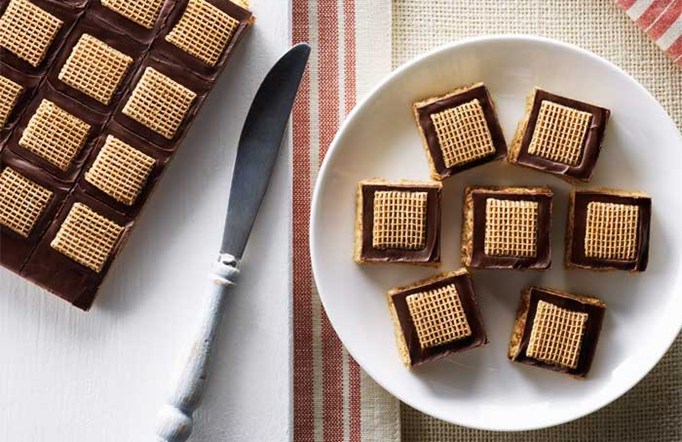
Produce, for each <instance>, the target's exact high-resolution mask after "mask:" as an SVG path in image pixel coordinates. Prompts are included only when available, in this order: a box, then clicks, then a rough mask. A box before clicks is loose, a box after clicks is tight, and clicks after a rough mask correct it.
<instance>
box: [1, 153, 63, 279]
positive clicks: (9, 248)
mask: <svg viewBox="0 0 682 442" xmlns="http://www.w3.org/2000/svg"><path fill="white" fill-rule="evenodd" d="M0 159H1V163H2V164H0V170H4V169H5V167H9V168H11V169H13V170H14V171H16V172H18V173H20V174H21V175H23V176H24V177H25V178H28V179H29V180H31V181H33V182H34V183H36V184H38V185H40V186H42V187H44V188H46V189H47V190H49V191H51V192H52V197H51V198H50V200H49V201H48V203H47V205H46V206H45V209H44V210H43V213H42V214H41V215H40V216H39V217H38V219H36V221H35V223H34V224H33V229H32V230H31V232H30V233H29V234H28V237H23V236H21V235H19V234H18V233H16V232H15V231H14V230H12V229H10V228H8V227H5V226H2V225H0V264H2V265H3V266H5V267H7V268H9V269H11V270H13V271H15V272H19V271H20V270H21V267H22V266H23V265H24V263H25V262H26V260H27V259H28V257H29V255H30V254H31V251H32V250H33V248H34V247H35V245H36V244H37V243H38V241H39V240H40V238H41V236H42V235H43V233H44V232H45V230H46V229H47V227H48V226H49V225H50V222H51V221H52V218H54V216H55V214H56V213H57V210H59V208H60V207H61V205H62V203H63V202H64V199H65V198H66V195H67V194H68V192H69V185H68V184H65V183H62V182H60V181H58V180H56V179H55V178H54V177H53V176H51V175H50V174H48V173H46V172H45V171H43V170H41V169H40V168H38V167H36V166H34V165H33V164H31V163H30V162H28V161H26V160H25V159H23V158H21V157H20V156H18V155H16V154H14V153H12V152H11V151H10V150H8V149H4V150H3V151H2V155H1V156H0Z"/></svg>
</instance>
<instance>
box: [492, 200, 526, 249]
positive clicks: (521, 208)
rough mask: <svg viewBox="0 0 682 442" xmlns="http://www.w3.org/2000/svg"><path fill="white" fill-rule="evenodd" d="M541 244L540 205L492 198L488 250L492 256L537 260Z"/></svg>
mask: <svg viewBox="0 0 682 442" xmlns="http://www.w3.org/2000/svg"><path fill="white" fill-rule="evenodd" d="M537 243H538V203H537V202H536V201H512V200H500V199H495V198H488V199H487V200H486V207H485V242H484V249H485V250H484V251H485V254H486V255H491V256H514V257H521V258H523V257H534V256H537Z"/></svg>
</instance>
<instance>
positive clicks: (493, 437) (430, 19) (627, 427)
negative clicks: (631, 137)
mask: <svg viewBox="0 0 682 442" xmlns="http://www.w3.org/2000/svg"><path fill="white" fill-rule="evenodd" d="M499 33H524V34H535V35H543V36H547V37H552V38H556V39H559V40H563V41H566V42H569V43H574V44H576V45H578V46H581V47H583V48H585V49H589V50H591V51H593V52H595V53H597V54H599V55H601V56H603V57H605V58H607V59H608V60H611V61H612V62H614V63H615V64H617V65H618V66H620V67H622V68H623V69H625V70H626V71H627V72H629V73H630V74H631V75H633V76H634V77H635V78H636V79H637V80H639V81H640V82H641V83H642V84H643V85H644V87H646V88H647V89H648V90H649V91H650V92H651V93H652V94H653V95H654V96H655V97H656V98H657V99H658V100H659V101H660V102H661V104H662V105H663V107H664V108H665V109H666V110H667V111H668V112H669V113H670V115H671V116H672V117H673V119H674V120H675V122H676V123H677V126H678V127H682V98H681V97H682V71H681V70H680V69H679V67H677V66H676V65H674V64H673V62H672V61H670V60H669V59H668V58H667V57H666V56H665V54H664V53H663V52H662V51H661V50H660V49H659V48H657V47H656V45H655V44H654V43H653V42H651V41H650V40H649V39H648V38H647V36H646V35H645V34H644V33H643V32H642V31H641V30H640V29H639V28H637V26H635V25H634V24H633V23H632V21H631V20H629V19H628V18H627V16H626V15H625V14H624V13H623V12H622V11H621V10H620V9H619V8H618V7H617V6H616V4H615V3H614V2H613V1H612V0H583V1H578V0H526V1H523V0H470V1H465V0H394V1H393V66H394V67H397V66H399V65H400V64H402V63H404V62H406V61H407V60H409V59H411V58H412V57H415V56H417V55H419V54H422V53H424V52H425V51H427V50H429V49H431V48H434V47H436V46H439V45H441V44H444V43H447V42H451V41H455V40H457V39H460V38H463V37H470V36H476V35H486V34H499ZM401 420H402V436H403V438H402V441H403V442H413V441H414V442H416V441H419V442H431V441H434V442H435V441H438V442H448V441H457V442H463V441H474V442H482V441H485V442H501V441H524V442H555V441H556V442H569V441H570V442H588V441H599V442H628V441H632V442H635V441H637V442H649V441H652V442H653V441H656V442H679V441H682V338H680V337H678V339H677V341H676V343H675V344H674V345H673V347H672V349H671V350H670V351H669V352H668V354H667V355H666V356H665V357H664V358H663V360H662V361H661V362H660V363H659V364H658V366H656V368H655V369H654V370H653V371H652V372H651V373H650V374H649V375H648V376H647V377H646V378H645V379H644V380H643V381H642V382H641V383H640V384H639V385H637V386H636V387H635V388H634V389H633V390H632V391H630V392H629V393H627V394H626V395H625V396H623V397H622V398H621V399H619V400H617V401H616V402H614V403H613V404H611V405H609V406H608V407H606V408H604V409H603V410H601V411H599V412H597V413H594V414H592V415H590V416H588V417H585V418H583V419H580V420H578V421H575V422H572V423H569V424H566V425H563V426H559V427H555V428H551V429H548V430H541V431H534V432H525V433H509V434H505V433H492V432H484V431H475V430H469V429H465V428H462V427H458V426H454V425H450V424H446V423H443V422H441V421H438V420H435V419H432V418H430V417H428V416H426V415H424V414H421V413H419V412H417V411H415V410H413V409H411V408H409V407H407V406H405V405H403V406H402V409H401Z"/></svg>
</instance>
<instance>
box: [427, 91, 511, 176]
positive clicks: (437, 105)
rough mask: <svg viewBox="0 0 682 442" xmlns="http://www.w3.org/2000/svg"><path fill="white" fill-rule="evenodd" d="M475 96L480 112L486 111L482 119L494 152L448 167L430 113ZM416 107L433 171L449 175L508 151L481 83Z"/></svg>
mask: <svg viewBox="0 0 682 442" xmlns="http://www.w3.org/2000/svg"><path fill="white" fill-rule="evenodd" d="M474 99H478V101H479V103H480V104H481V107H482V108H483V114H484V115H485V120H486V123H487V124H488V129H489V130H490V135H491V136H492V139H493V145H494V146H495V153H493V154H491V155H489V156H486V157H484V158H479V159H477V160H474V161H471V162H469V163H466V164H461V165H456V166H453V167H451V168H448V167H447V166H446V165H445V160H444V159H443V151H442V149H441V147H440V142H439V141H438V135H437V133H436V128H435V127H434V124H433V121H432V120H431V115H432V114H435V113H438V112H442V111H444V110H447V109H451V108H453V107H457V106H460V105H462V104H465V103H468V102H470V101H472V100H474ZM415 111H416V113H417V116H418V122H419V126H420V128H421V130H422V132H423V135H424V138H425V139H426V144H427V145H428V148H429V152H430V155H431V158H432V160H433V165H434V167H435V169H436V172H437V173H438V174H439V175H440V176H441V177H442V178H445V177H449V176H451V175H454V174H456V173H458V172H461V171H463V170H467V169H471V168H474V167H476V166H480V165H481V164H485V163H488V162H490V161H494V160H496V159H498V158H503V157H505V156H506V155H507V143H506V142H505V140H504V134H503V133H502V128H501V127H500V122H499V121H498V119H497V114H496V113H495V108H494V105H493V102H492V99H491V98H490V95H489V94H488V89H487V88H486V87H485V86H484V85H480V86H476V87H473V88H471V89H467V90H465V91H463V92H462V93H459V94H455V95H452V96H446V97H445V98H443V99H441V100H437V101H434V102H432V103H429V104H426V105H423V106H418V105H415Z"/></svg>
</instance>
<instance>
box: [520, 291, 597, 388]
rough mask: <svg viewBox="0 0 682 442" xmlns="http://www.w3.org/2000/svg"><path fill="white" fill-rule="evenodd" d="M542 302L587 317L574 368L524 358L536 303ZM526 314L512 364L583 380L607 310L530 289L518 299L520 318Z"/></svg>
mask: <svg viewBox="0 0 682 442" xmlns="http://www.w3.org/2000/svg"><path fill="white" fill-rule="evenodd" d="M540 301H545V302H548V303H550V304H554V305H556V306H557V307H561V308H564V309H567V310H571V311H574V312H580V313H587V315H588V316H587V321H586V322H585V333H584V334H583V338H582V344H581V346H580V356H579V357H578V365H577V366H576V368H570V367H566V366H564V365H559V364H553V363H549V362H545V361H540V360H538V359H534V358H531V357H530V356H528V355H527V354H526V352H527V351H528V344H529V342H530V334H531V330H532V329H533V321H534V320H535V314H536V312H537V306H538V302H540ZM525 311H527V312H528V314H527V316H526V324H525V326H524V329H523V336H522V337H521V342H520V345H519V349H518V351H517V354H516V355H512V358H511V359H512V360H513V361H517V362H521V363H523V364H527V365H534V366H537V367H543V368H548V369H550V370H553V371H558V372H560V373H567V374H571V375H574V376H580V377H584V376H585V375H586V374H587V372H588V371H589V370H590V367H591V366H592V360H593V359H594V353H595V350H596V348H597V341H598V340H599V333H600V331H601V326H602V322H603V319H604V313H605V311H606V307H604V306H603V305H601V306H600V305H595V304H591V303H588V302H585V301H580V300H578V299H574V298H572V297H567V296H565V295H563V294H562V293H560V292H556V291H553V290H548V289H541V288H538V287H531V288H529V289H527V291H525V292H524V294H523V295H522V297H521V305H520V307H519V314H522V313H523V312H525Z"/></svg>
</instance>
